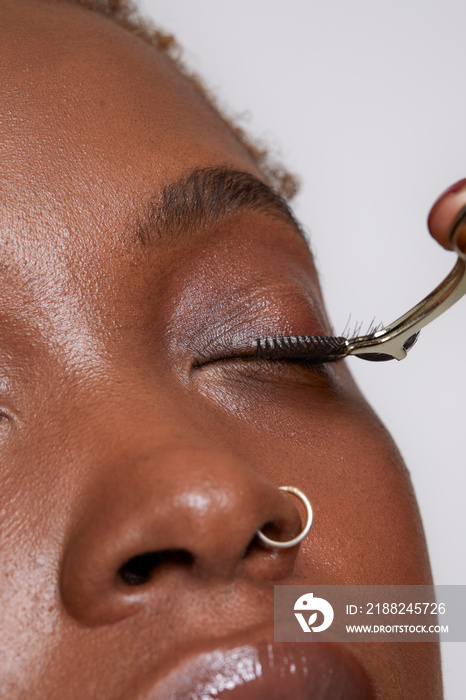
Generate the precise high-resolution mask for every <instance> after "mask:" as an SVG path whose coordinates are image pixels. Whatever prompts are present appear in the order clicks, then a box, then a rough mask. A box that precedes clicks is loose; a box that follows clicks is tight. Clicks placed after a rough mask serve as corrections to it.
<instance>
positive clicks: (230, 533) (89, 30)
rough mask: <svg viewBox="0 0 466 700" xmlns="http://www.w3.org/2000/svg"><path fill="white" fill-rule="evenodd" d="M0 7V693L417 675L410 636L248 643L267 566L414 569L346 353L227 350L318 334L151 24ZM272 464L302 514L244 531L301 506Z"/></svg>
mask: <svg viewBox="0 0 466 700" xmlns="http://www.w3.org/2000/svg"><path fill="white" fill-rule="evenodd" d="M1 11H2V22H1V23H0V34H1V37H0V43H1V46H2V53H3V58H2V107H3V112H4V113H3V116H2V118H1V121H0V132H1V136H0V142H1V144H2V146H1V147H2V151H1V163H2V196H1V207H2V217H1V241H2V244H1V247H0V256H1V257H0V272H1V284H2V294H1V300H0V305H1V325H0V337H1V343H0V352H1V358H2V359H1V378H0V382H1V422H0V439H1V458H0V459H1V461H0V522H1V531H0V580H1V586H0V609H1V611H2V633H1V636H0V674H1V677H2V687H3V691H4V692H5V697H8V698H10V699H11V700H16V699H20V698H28V700H36V699H37V700H38V699H39V698H40V699H41V700H42V699H43V698H47V699H57V700H58V698H60V699H62V698H67V700H74V699H76V700H77V699H78V698H79V699H80V698H83V697H84V698H91V697H93V698H99V700H115V699H116V698H125V699H127V698H129V699H133V698H134V699H135V698H136V697H137V698H140V697H141V698H147V699H149V698H151V699H152V698H161V699H162V700H164V699H166V698H167V699H168V698H179V699H180V700H187V699H188V698H196V699H197V698H201V697H202V698H204V697H214V695H213V694H212V693H213V691H208V690H207V689H208V688H209V687H213V688H217V690H219V689H220V690H221V688H222V687H224V688H228V687H232V685H234V684H235V683H236V684H237V686H238V687H237V689H236V691H226V693H225V697H228V698H230V697H231V698H236V697H238V698H249V697H251V698H259V697H267V698H282V697H283V698H284V697H296V698H298V699H299V698H308V697H309V698H310V697H329V698H330V697H331V698H336V697H340V696H341V697H345V698H356V697H357V698H360V697H361V698H362V697H366V695H365V688H366V681H365V677H366V676H367V679H368V680H367V684H368V686H369V685H370V686H371V687H372V691H371V692H373V693H374V697H381V698H382V697H383V698H384V699H386V698H400V697H409V698H423V699H425V698H438V697H440V696H441V690H440V681H439V663H438V651H437V648H436V646H435V645H433V644H404V645H402V644H360V645H358V644H350V645H347V646H346V647H345V646H344V645H342V646H341V647H339V646H337V645H335V646H327V645H325V644H307V645H303V646H299V647H298V646H296V645H293V644H276V645H275V646H274V648H273V652H272V647H271V646H270V645H271V644H272V642H273V587H274V584H279V583H281V584H282V583H289V584H311V583H312V584H424V583H429V581H430V573H429V565H428V559H427V555H426V548H425V542H424V538H423V533H422V526H421V523H420V520H419V515H418V511H417V507H416V502H415V498H414V495H413V491H412V488H411V485H410V480H409V476H408V474H407V471H406V468H405V466H404V465H403V463H402V461H401V458H400V456H399V454H398V452H397V451H396V448H395V447H394V445H393V443H392V441H391V439H390V437H389V436H388V435H387V433H386V432H385V430H384V428H383V427H382V426H381V424H380V423H379V421H378V420H377V418H376V417H375V416H374V415H373V413H372V412H371V410H370V409H369V407H368V406H367V404H366V403H365V402H364V400H363V398H362V397H361V395H360V394H359V392H358V390H357V388H356V387H355V385H354V383H353V382H352V380H351V377H350V376H349V373H348V371H347V368H346V366H345V364H344V363H337V364H333V365H329V366H325V365H318V366H316V367H314V368H309V367H306V366H303V365H297V364H292V363H286V362H279V363H272V362H269V361H267V360H245V359H244V358H243V359H242V358H241V357H239V355H240V354H241V350H242V349H244V347H245V346H247V345H248V343H251V342H252V341H253V340H254V339H255V338H259V337H261V336H264V335H288V334H293V335H296V334H312V335H321V334H328V333H330V332H331V330H330V327H329V323H328V320H327V318H326V314H325V310H324V307H323V303H322V299H321V296H320V292H319V286H318V281H317V275H316V271H315V268H314V265H313V261H312V256H311V254H310V253H309V251H308V248H307V246H306V244H305V242H304V240H303V239H302V237H301V235H300V234H299V232H298V230H297V229H296V227H295V225H294V223H293V221H292V220H291V218H290V217H288V216H287V214H286V213H285V212H284V211H283V209H280V208H279V205H278V203H277V200H276V198H274V197H273V196H272V195H271V194H270V193H269V192H268V190H267V188H266V187H264V186H263V185H261V184H260V183H261V182H262V181H263V178H262V176H261V173H260V172H259V170H258V168H257V166H256V165H255V163H254V162H253V161H252V160H251V158H250V156H249V155H248V153H247V152H246V150H245V149H244V147H243V146H242V145H241V144H240V143H239V142H238V141H237V140H236V138H235V137H234V135H233V134H232V132H231V131H230V130H229V128H228V127H227V126H226V125H225V124H224V123H223V122H222V120H221V119H220V118H219V117H218V115H216V114H215V113H214V112H213V111H212V109H211V108H210V107H209V106H208V105H207V104H206V102H205V101H204V100H203V98H201V97H200V96H199V95H198V93H197V92H196V91H195V90H194V88H193V87H192V85H191V84H190V83H189V82H187V81H186V80H185V79H184V78H182V77H181V76H180V75H179V74H178V73H177V72H176V71H175V70H174V69H173V68H172V67H171V66H170V64H169V63H168V62H167V61H166V60H165V59H164V58H163V57H162V56H160V55H159V54H157V53H156V51H155V50H154V49H153V48H151V47H149V46H147V45H145V44H144V43H142V42H141V41H140V40H138V39H137V38H135V37H134V36H132V35H130V34H128V33H126V32H125V31H123V30H122V29H120V28H118V27H116V26H115V25H113V24H112V23H110V22H109V21H107V20H106V19H104V18H102V17H100V16H97V15H95V14H92V13H90V12H88V11H85V10H83V9H81V8H78V7H75V6H74V5H68V4H67V3H49V2H37V0H35V1H31V0H3V2H2V6H1ZM205 169H208V170H207V171H206V170H205ZM198 170H201V172H200V173H197V175H196V174H195V173H196V171H198ZM226 170H227V171H232V172H231V173H230V174H228V173H226V172H225V171H226ZM238 171H239V172H240V173H242V175H239V174H238ZM193 173H194V175H193ZM188 176H189V177H188ZM256 179H257V182H256ZM163 192H165V194H163ZM288 484H291V485H293V486H297V487H298V488H300V489H301V490H302V491H303V492H304V493H305V494H306V495H307V496H308V497H309V499H310V500H311V502H312V505H313V508H314V525H313V527H312V530H311V533H310V535H309V536H308V537H307V538H306V539H305V540H304V541H303V543H302V544H301V546H300V547H295V548H293V549H288V550H281V551H277V550H273V549H266V548H263V547H261V546H260V545H259V544H258V542H257V538H255V537H254V535H255V532H256V531H257V529H258V528H261V527H263V526H264V523H267V522H272V523H275V524H276V527H275V530H274V529H273V528H270V532H271V534H273V533H275V535H276V536H277V538H279V537H281V538H283V539H289V538H290V537H293V536H294V535H295V534H296V532H297V531H298V530H299V528H300V524H299V517H298V511H297V509H296V507H295V499H294V498H293V497H291V496H289V495H287V494H285V493H283V492H281V491H279V490H278V486H280V485H288ZM141 555H148V556H146V557H141ZM134 557H141V558H140V559H137V560H134ZM272 653H273V656H271V654H272ZM264 658H268V659H269V662H268V663H267V665H264V664H263V663H262V675H261V674H259V673H257V674H256V675H257V677H256V679H255V680H253V676H254V674H252V675H251V677H249V676H248V677H246V676H245V675H244V673H243V671H242V669H243V670H244V668H251V667H255V668H256V669H257V668H259V666H258V662H261V660H262V661H263V660H264ZM270 659H273V660H270ZM290 659H291V660H292V661H293V663H294V664H295V667H296V669H295V670H296V672H295V673H294V674H291V673H290V674H289V675H288V676H287V674H286V672H285V671H284V669H285V667H286V664H287V663H288V664H290ZM289 667H290V666H289V665H288V668H289ZM336 671H337V672H336ZM242 673H243V676H241V674H242ZM332 673H333V674H334V677H335V678H336V680H335V681H334V685H331V690H329V691H328V694H324V695H317V691H316V690H315V689H316V687H317V686H318V685H319V684H320V683H321V682H322V679H323V678H324V679H325V678H328V677H329V675H330V674H332ZM246 681H247V682H246ZM228 683H229V684H230V686H229V685H228ZM209 684H210V685H209ZM281 684H283V685H281ZM293 684H294V685H293ZM340 685H341V686H343V689H342V687H340ZM209 692H210V694H209ZM196 693H197V694H196ZM287 693H288V694H287ZM290 693H291V695H290ZM339 693H340V694H339ZM215 697H224V696H223V695H222V694H221V693H220V695H219V696H217V695H215ZM367 697H369V696H367Z"/></svg>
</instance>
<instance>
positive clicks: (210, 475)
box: [61, 414, 300, 625]
mask: <svg viewBox="0 0 466 700" xmlns="http://www.w3.org/2000/svg"><path fill="white" fill-rule="evenodd" d="M114 432H115V431H113V432H112V434H114ZM101 442H102V445H101V448H100V450H99V451H98V453H96V456H95V458H90V459H91V462H90V464H89V465H87V467H86V468H87V472H88V479H87V487H86V493H85V494H83V498H82V502H83V503H84V504H85V505H84V506H83V510H82V512H81V513H80V514H79V517H76V519H75V522H74V524H73V526H72V527H71V529H70V533H69V538H68V541H67V543H66V548H65V553H64V557H63V563H62V570H61V595H62V599H63V601H64V604H65V607H66V608H67V610H68V612H69V613H70V614H71V615H72V616H74V617H75V618H78V619H80V621H82V622H85V623H87V624H92V625H95V624H103V623H105V624H107V623H109V622H112V621H114V620H117V619H121V618H123V617H125V616H127V615H130V614H133V613H134V611H136V610H137V609H139V608H140V607H141V605H151V600H152V601H153V600H155V599H157V597H158V595H159V593H160V591H161V590H162V588H163V587H164V586H166V585H167V582H168V581H169V580H170V579H171V578H173V577H185V576H188V577H196V579H197V580H200V579H204V580H206V581H212V580H213V579H218V580H224V581H225V580H230V579H232V578H234V577H235V576H238V575H243V574H244V573H245V572H246V571H247V572H248V575H249V576H251V575H252V576H253V577H254V575H255V570H256V569H257V572H259V571H260V576H261V577H262V578H265V579H268V578H270V579H276V578H280V577H281V576H285V575H288V574H289V573H290V567H291V568H292V566H293V561H294V557H295V555H296V548H295V549H294V550H289V551H285V552H282V553H281V554H280V556H278V557H277V556H275V553H274V552H271V551H269V550H266V549H264V548H263V547H262V546H261V545H260V543H259V542H258V540H257V538H256V537H255V533H256V532H257V530H258V529H259V528H262V527H263V526H264V525H265V524H267V523H273V524H274V525H275V526H276V528H277V531H280V532H281V533H282V535H283V538H284V539H290V538H291V537H293V536H294V535H296V534H297V532H298V531H299V529H300V525H299V516H298V513H297V511H296V508H295V506H294V504H293V503H292V499H290V498H289V497H287V496H286V495H284V494H283V493H282V492H281V491H279V489H278V488H277V487H278V486H279V485H274V484H272V483H271V482H270V481H269V480H268V479H267V478H266V477H264V476H262V475H260V474H259V473H258V472H257V471H255V470H254V469H252V468H251V467H250V466H249V465H248V464H247V463H246V462H244V461H243V460H241V459H240V458H239V457H237V456H235V455H234V454H232V453H230V452H229V451H227V450H225V449H223V448H222V447H220V446H219V445H217V444H215V443H214V442H213V441H212V440H210V439H208V438H207V437H206V436H204V435H202V434H201V433H200V432H199V431H196V430H195V429H194V428H193V427H192V426H189V425H188V426H184V427H182V426H180V422H179V421H178V420H177V421H174V420H173V417H169V416H168V414H167V415H166V416H165V419H164V420H162V418H161V417H159V420H158V421H157V428H155V424H154V423H151V429H147V426H146V425H144V426H143V429H141V427H140V426H139V429H138V430H135V426H134V424H133V425H132V424H131V422H129V421H126V424H125V427H123V426H121V428H120V429H119V430H118V440H114V439H112V441H111V442H108V444H107V443H106V440H105V435H103V436H102V441H101ZM251 550H253V554H254V556H251V554H250V552H251ZM246 555H248V556H246ZM258 575H259V574H258ZM142 590H143V591H144V595H143V596H141V595H140V592H141V591H142ZM142 600H144V601H145V602H144V603H142V602H141V601H142Z"/></svg>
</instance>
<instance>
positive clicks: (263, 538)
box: [257, 486, 312, 549]
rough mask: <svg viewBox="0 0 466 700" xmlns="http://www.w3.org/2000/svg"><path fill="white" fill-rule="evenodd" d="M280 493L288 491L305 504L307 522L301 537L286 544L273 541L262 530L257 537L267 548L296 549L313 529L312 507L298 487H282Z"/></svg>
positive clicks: (298, 536)
mask: <svg viewBox="0 0 466 700" xmlns="http://www.w3.org/2000/svg"><path fill="white" fill-rule="evenodd" d="M280 491H288V492H289V493H292V494H294V495H295V496H297V497H298V498H299V499H300V500H301V501H302V502H303V504H304V507H305V508H306V512H307V522H306V524H305V526H304V528H303V529H302V530H301V532H300V533H299V535H296V537H293V539H292V540H286V541H285V542H279V541H277V540H271V539H270V538H269V537H267V536H266V535H264V533H263V532H261V531H260V530H258V531H257V536H258V537H259V539H260V540H261V542H263V543H264V544H265V545H266V546H267V547H276V548H277V549H287V548H288V547H294V546H295V545H297V544H299V543H300V542H301V540H303V539H304V538H305V537H306V535H307V533H308V532H309V530H310V529H311V525H312V506H311V504H310V503H309V499H308V498H307V496H305V495H304V493H303V492H302V491H300V490H299V489H297V488H296V486H280Z"/></svg>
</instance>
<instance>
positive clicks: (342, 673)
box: [125, 627, 374, 700]
mask: <svg viewBox="0 0 466 700" xmlns="http://www.w3.org/2000/svg"><path fill="white" fill-rule="evenodd" d="M209 646H210V648H204V649H202V648H201V650H200V649H199V647H198V648H197V649H196V651H195V652H191V653H190V652H188V653H187V654H183V656H182V657H181V659H178V660H177V662H176V663H175V664H174V665H173V666H172V667H171V668H170V669H169V670H168V672H165V673H164V675H162V676H161V675H160V671H159V672H158V673H157V674H155V675H151V676H149V677H147V678H145V679H144V681H143V683H142V684H141V685H139V686H138V689H137V691H136V693H135V694H134V695H133V697H134V698H135V699H136V698H137V700H211V699H212V700H221V698H223V697H225V700H226V698H228V700H236V699H241V700H282V699H283V700H288V698H294V700H339V699H343V698H344V700H370V698H373V697H374V695H373V692H372V691H371V684H370V682H369V680H368V678H367V676H366V674H365V672H364V670H363V669H362V667H361V666H360V665H359V663H358V662H357V660H356V659H355V657H354V656H353V655H352V654H350V653H349V652H348V651H347V650H346V649H345V648H344V647H343V646H341V645H338V644H329V643H326V642H317V643H305V642H304V643H294V642H293V643H291V642H273V628H270V627H267V628H261V629H258V630H256V631H251V630H250V631H249V633H246V632H242V633H241V634H240V635H236V636H235V637H230V638H229V639H228V640H224V641H222V642H218V643H217V645H216V646H215V647H212V641H210V645H209ZM224 691H225V695H224ZM125 697H128V696H127V695H125Z"/></svg>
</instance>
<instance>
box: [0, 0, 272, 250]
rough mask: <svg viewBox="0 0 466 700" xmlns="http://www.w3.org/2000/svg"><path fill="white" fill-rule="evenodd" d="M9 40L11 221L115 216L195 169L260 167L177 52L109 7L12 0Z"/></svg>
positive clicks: (47, 227)
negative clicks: (165, 50) (110, 16)
mask: <svg viewBox="0 0 466 700" xmlns="http://www.w3.org/2000/svg"><path fill="white" fill-rule="evenodd" d="M0 44H1V46H2V69H1V70H2V85H3V97H2V105H3V106H2V112H3V115H2V119H1V121H0V143H1V144H3V145H2V146H0V148H2V150H3V154H2V156H3V157H2V163H3V164H4V167H3V168H2V170H3V173H2V185H1V188H2V203H3V207H4V216H3V221H4V222H5V221H8V220H9V221H10V223H12V224H13V228H14V230H15V232H18V230H19V229H21V230H22V235H23V238H24V237H26V238H27V236H28V233H30V231H31V227H32V228H34V230H37V227H38V226H40V227H41V228H42V231H41V234H42V236H49V237H52V238H55V237H56V236H59V235H60V230H63V228H66V229H67V230H69V229H70V228H73V227H75V226H80V227H81V228H82V225H83V223H84V224H86V225H91V226H92V225H95V223H96V222H98V220H99V217H102V216H105V218H106V220H108V217H110V219H112V217H115V226H116V221H117V220H118V221H121V220H123V219H124V217H125V214H126V212H127V211H129V209H130V208H131V207H132V206H133V205H134V202H135V200H138V198H141V199H142V198H143V197H144V196H146V195H147V194H150V192H151V191H152V190H154V189H155V188H156V187H157V185H158V184H159V183H163V182H164V181H166V180H167V179H168V180H171V179H176V178H178V177H179V176H180V175H182V174H183V172H185V171H186V170H188V171H189V170H191V169H193V168H198V167H211V166H229V167H234V168H238V169H241V170H243V171H248V172H251V173H252V174H255V175H258V174H259V173H258V172H257V169H256V167H255V165H254V163H253V162H252V161H251V160H250V158H249V156H248V155H247V153H246V151H245V149H244V148H243V146H242V145H241V144H240V143H239V142H238V141H237V140H236V139H235V138H234V136H233V134H232V132H231V130H230V129H229V127H228V126H226V125H225V123H224V122H223V120H222V119H221V117H220V116H219V115H217V114H216V113H215V111H214V110H213V109H212V108H211V107H210V106H209V105H208V103H207V102H206V100H205V99H204V98H203V96H202V95H201V94H200V93H199V92H198V91H197V90H196V89H195V87H194V86H193V85H192V84H191V83H190V82H189V81H188V80H187V79H186V78H185V77H183V76H182V75H180V74H179V73H178V71H177V70H176V69H175V68H174V67H173V65H172V64H171V63H170V61H169V60H168V59H167V58H166V57H164V56H163V55H161V54H160V53H159V52H157V50H156V49H154V48H153V47H151V46H149V45H147V44H145V43H144V42H142V41H141V40H139V39H138V38H137V37H135V36H133V35H131V34H130V33H128V32H126V31H125V30H123V29H122V28H120V27H118V26H117V25H115V24H114V23H112V22H110V21H108V20H106V19H105V18H104V17H101V16H99V15H97V14H95V13H92V12H90V11H88V10H85V9H83V8H81V7H78V6H76V5H74V4H73V3H67V2H45V1H42V0H33V1H32V0H14V2H13V0H6V1H5V0H4V2H3V3H2V23H1V25H0ZM12 219H13V220H12ZM10 228H11V227H10Z"/></svg>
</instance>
